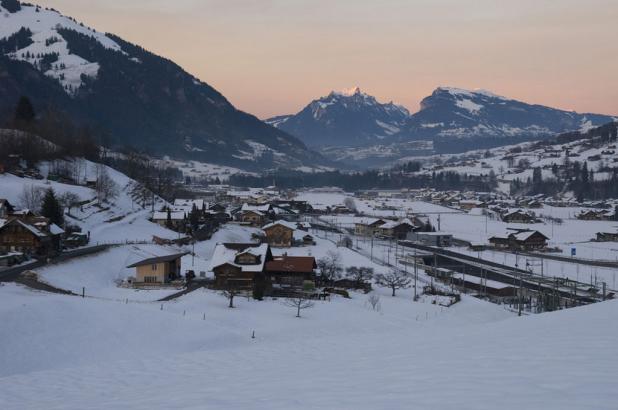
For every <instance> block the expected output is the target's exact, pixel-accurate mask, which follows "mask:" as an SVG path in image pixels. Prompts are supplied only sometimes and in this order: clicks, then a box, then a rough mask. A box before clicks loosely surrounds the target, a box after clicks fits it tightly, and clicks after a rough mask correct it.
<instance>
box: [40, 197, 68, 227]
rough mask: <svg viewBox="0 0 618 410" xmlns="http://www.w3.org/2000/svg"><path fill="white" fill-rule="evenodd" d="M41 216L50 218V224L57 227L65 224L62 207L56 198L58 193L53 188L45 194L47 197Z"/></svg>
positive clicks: (44, 199) (42, 206)
mask: <svg viewBox="0 0 618 410" xmlns="http://www.w3.org/2000/svg"><path fill="white" fill-rule="evenodd" d="M41 214H42V215H43V216H44V217H46V218H49V220H50V222H52V223H55V224H56V225H59V226H61V225H63V224H64V215H63V212H62V206H61V205H60V202H59V201H58V198H56V193H55V192H54V190H53V189H52V188H49V189H48V190H47V191H46V192H45V196H44V197H43V204H42V205H41Z"/></svg>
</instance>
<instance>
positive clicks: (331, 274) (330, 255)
mask: <svg viewBox="0 0 618 410" xmlns="http://www.w3.org/2000/svg"><path fill="white" fill-rule="evenodd" d="M317 266H318V269H320V275H321V279H322V281H323V282H331V283H332V282H334V281H335V280H336V279H339V278H340V277H341V273H342V272H343V267H342V266H341V255H340V254H339V253H338V252H333V251H329V252H327V254H326V256H325V257H323V258H320V259H318V261H317Z"/></svg>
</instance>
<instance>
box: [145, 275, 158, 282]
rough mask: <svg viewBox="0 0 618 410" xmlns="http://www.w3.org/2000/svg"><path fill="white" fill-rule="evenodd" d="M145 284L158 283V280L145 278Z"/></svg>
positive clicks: (153, 277)
mask: <svg viewBox="0 0 618 410" xmlns="http://www.w3.org/2000/svg"><path fill="white" fill-rule="evenodd" d="M144 282H146V283H157V282H158V279H157V277H156V276H145V277H144Z"/></svg>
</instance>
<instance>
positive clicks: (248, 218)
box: [238, 210, 266, 226]
mask: <svg viewBox="0 0 618 410" xmlns="http://www.w3.org/2000/svg"><path fill="white" fill-rule="evenodd" d="M238 221H240V222H242V223H245V224H248V225H251V226H262V225H264V222H265V221H266V215H265V214H264V213H263V212H260V211H253V210H246V211H240V212H239V213H238Z"/></svg>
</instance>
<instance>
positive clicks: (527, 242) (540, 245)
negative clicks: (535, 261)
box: [489, 230, 549, 251]
mask: <svg viewBox="0 0 618 410" xmlns="http://www.w3.org/2000/svg"><path fill="white" fill-rule="evenodd" d="M548 239H549V238H548V237H547V236H545V235H543V234H542V233H541V232H539V231H531V230H521V231H516V232H511V233H508V234H506V235H504V236H492V237H491V238H489V243H490V244H492V245H493V246H494V247H496V248H502V249H510V250H521V251H534V250H540V249H545V248H547V240H548Z"/></svg>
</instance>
